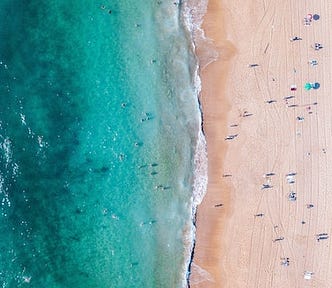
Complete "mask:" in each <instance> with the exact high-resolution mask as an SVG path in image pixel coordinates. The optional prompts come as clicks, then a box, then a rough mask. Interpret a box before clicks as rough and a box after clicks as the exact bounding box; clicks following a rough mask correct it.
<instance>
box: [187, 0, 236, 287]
mask: <svg viewBox="0 0 332 288" xmlns="http://www.w3.org/2000/svg"><path fill="white" fill-rule="evenodd" d="M223 19H224V13H223V11H222V4H220V2H219V1H216V0H209V2H208V6H207V11H206V14H205V15H204V16H203V23H202V25H201V29H203V31H204V35H205V37H206V38H207V39H204V40H202V41H199V43H196V44H197V47H196V51H195V52H196V54H197V57H198V59H199V60H200V61H199V64H200V65H199V66H200V70H199V76H200V79H201V83H202V84H201V85H202V90H201V93H200V95H199V102H200V106H201V112H202V131H203V133H204V135H205V139H206V142H207V153H208V186H207V191H206V194H205V196H204V198H203V200H202V203H201V204H200V205H198V206H197V208H196V215H195V222H194V225H195V227H196V238H195V240H194V250H193V254H192V261H191V266H190V268H191V270H189V271H191V275H190V279H189V287H192V288H195V287H201V286H200V284H201V283H202V282H204V287H214V285H215V284H214V283H220V281H221V277H220V273H219V271H220V269H221V263H220V261H219V258H218V257H217V256H218V255H215V253H210V251H209V250H210V249H211V247H213V250H216V249H217V250H221V243H220V241H219V239H220V235H221V233H222V231H223V226H224V225H223V223H224V221H225V220H226V217H227V215H228V213H229V207H230V199H229V198H230V195H229V189H230V187H229V186H228V184H227V183H223V181H222V177H221V175H222V174H223V158H224V156H225V154H226V150H227V145H226V143H225V141H224V136H225V135H226V132H227V125H226V123H227V115H228V112H229V109H230V104H229V101H228V99H227V98H226V97H225V96H224V94H225V93H224V91H225V85H226V81H227V77H228V71H229V69H230V61H231V60H232V59H233V56H234V55H235V53H236V49H235V47H234V46H233V45H232V43H230V42H229V41H228V40H227V35H226V30H225V27H224V21H223ZM210 39H213V40H212V43H211V42H210V41H211V40H210ZM199 40H201V39H199ZM207 41H209V43H208V44H209V45H207V46H208V47H207V48H206V47H205V46H206V45H205V44H206V43H207ZM211 48H212V49H214V51H216V52H217V53H218V55H219V56H218V58H217V59H213V60H212V61H207V60H208V59H209V56H210V55H209V54H210V53H211ZM209 62H210V63H209ZM220 191H222V193H219V192H220ZM220 203H222V205H223V206H222V207H221V208H217V207H214V205H218V204H220ZM220 210H222V213H223V216H222V217H220V212H221V211H220ZM216 254H218V253H216ZM201 263H204V264H203V265H204V267H202V264H201ZM206 271H208V274H207V273H206ZM205 280H208V282H206V281H205ZM209 285H212V286H209Z"/></svg>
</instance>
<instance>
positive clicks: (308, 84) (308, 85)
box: [304, 83, 312, 91]
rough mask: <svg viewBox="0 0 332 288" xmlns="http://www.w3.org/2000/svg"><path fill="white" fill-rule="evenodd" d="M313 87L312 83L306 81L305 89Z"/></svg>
mask: <svg viewBox="0 0 332 288" xmlns="http://www.w3.org/2000/svg"><path fill="white" fill-rule="evenodd" d="M311 88H312V85H311V84H310V83H305V85H304V89H305V90H307V91H308V90H310V89H311Z"/></svg>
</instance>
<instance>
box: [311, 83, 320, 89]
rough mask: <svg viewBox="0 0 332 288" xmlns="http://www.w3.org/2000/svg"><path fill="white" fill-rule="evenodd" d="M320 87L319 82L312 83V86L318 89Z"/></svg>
mask: <svg viewBox="0 0 332 288" xmlns="http://www.w3.org/2000/svg"><path fill="white" fill-rule="evenodd" d="M319 87H320V84H319V83H318V82H316V83H314V84H312V88H314V89H318V88H319Z"/></svg>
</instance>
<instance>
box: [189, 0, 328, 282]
mask: <svg viewBox="0 0 332 288" xmlns="http://www.w3.org/2000/svg"><path fill="white" fill-rule="evenodd" d="M295 2H296V3H285V2H284V1H281V0H279V1H272V0H271V1H253V0H250V1H245V2H244V1H240V0H223V1H221V4H220V1H216V0H210V2H209V9H208V13H207V15H206V17H205V21H204V23H203V28H204V30H205V31H206V35H207V36H208V37H209V38H211V39H213V40H214V41H215V45H216V47H217V49H218V51H219V53H220V58H219V60H218V61H216V62H213V63H212V64H210V65H209V66H208V67H207V68H205V69H203V70H202V71H201V77H202V88H203V90H202V95H201V103H202V107H203V113H204V114H203V116H204V130H205V133H206V137H207V144H208V157H209V184H208V192H207V195H206V197H205V198H204V200H203V203H202V204H201V205H200V206H199V208H198V214H197V243H196V249H195V255H194V262H193V269H192V271H193V272H192V276H191V287H192V288H196V287H229V288H237V287H239V288H240V287H241V288H242V287H246V288H254V287H317V286H319V287H326V288H328V287H332V253H331V250H330V244H331V242H330V238H328V239H322V240H320V241H317V237H316V235H317V234H319V233H327V234H328V236H330V233H331V232H332V231H331V227H332V224H331V223H332V209H331V208H330V207H329V203H332V193H330V190H332V177H331V176H330V175H332V164H330V163H332V161H331V160H332V156H331V155H332V151H330V149H331V148H330V147H331V143H332V109H331V108H332V107H331V106H332V100H331V98H330V94H331V93H330V87H331V79H332V73H331V68H332V60H331V59H332V58H331V52H332V49H331V47H332V41H331V39H332V38H331V35H330V32H329V28H328V27H332V25H331V24H332V23H331V22H332V15H331V12H330V11H332V3H329V2H328V1H327V0H319V1H315V2H314V3H311V2H309V1H295ZM308 13H317V14H319V15H320V16H321V17H320V19H319V20H318V21H314V20H313V21H312V22H310V25H304V21H303V20H304V18H305V17H306V15H307V14H308ZM295 36H298V37H301V38H302V40H297V41H290V38H293V37H295ZM315 42H319V43H322V44H323V47H324V48H323V49H320V50H314V49H313V48H312V47H311V46H312V45H313V44H314V43H315ZM235 47H236V48H235ZM313 59H314V60H317V61H318V65H316V66H312V65H310V64H308V61H309V60H313ZM249 64H258V66H256V67H248V65H249ZM306 82H319V83H320V84H321V86H320V88H319V89H317V90H315V89H311V90H310V91H305V89H304V84H305V83H306ZM293 84H295V85H297V90H296V91H291V85H293ZM288 96H292V97H293V96H294V97H293V98H289V99H288V100H285V99H284V98H285V97H288ZM235 124H236V125H238V126H236V127H234V125H235ZM232 126H233V127H232ZM232 135H237V136H236V137H234V139H230V140H225V138H226V137H227V136H232ZM230 138H233V137H230ZM329 148H330V149H329ZM266 173H272V174H273V175H270V176H264V175H265V174H266ZM289 173H294V174H295V173H296V175H294V176H291V177H288V178H287V177H286V175H287V174H289ZM223 174H230V175H232V176H228V177H222V176H223ZM291 192H293V193H295V196H296V200H295V199H294V198H293V199H292V198H290V197H289V196H290V193H291ZM292 200H295V201H292ZM218 204H223V205H222V206H220V207H215V205H218ZM308 204H312V205H313V207H311V208H308V207H310V206H307V205H308ZM255 215H258V216H255ZM278 239H282V240H279V241H278ZM287 258H288V261H289V265H282V263H285V262H287V261H286V260H287ZM305 271H307V272H313V274H312V276H311V279H304V273H305ZM307 275H308V274H307Z"/></svg>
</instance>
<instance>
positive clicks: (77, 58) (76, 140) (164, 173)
mask: <svg viewBox="0 0 332 288" xmlns="http://www.w3.org/2000/svg"><path fill="white" fill-rule="evenodd" d="M173 2H174V1H155V0H146V1H134V0H122V1H110V0H108V1H106V0H105V1H92V0H87V1H79V0H70V1H69V0H49V1H41V0H2V1H1V4H0V21H1V25H0V37H1V42H0V201H1V216H0V249H1V253H0V286H1V287H38V288H40V287H48V288H53V287H56V288H58V287H59V288H60V287H80V288H84V287H98V288H103V287H105V288H106V287H107V288H109V287H145V288H148V287H167V288H169V287H183V286H185V277H186V269H188V267H187V264H188V257H190V249H191V245H192V242H191V240H192V239H191V237H192V229H193V226H192V216H193V215H192V213H193V199H194V198H193V183H194V181H195V173H194V171H195V169H196V168H197V167H196V166H197V163H200V162H201V161H197V159H196V160H195V155H197V149H200V148H197V143H198V140H199V139H200V140H201V145H202V147H203V149H204V140H202V139H201V138H200V136H199V135H200V132H199V131H200V110H199V105H198V102H197V92H198V90H197V89H198V84H197V82H196V74H195V73H196V72H197V71H196V59H195V56H194V54H193V52H192V50H193V47H192V43H191V39H190V33H189V31H187V29H186V28H185V26H184V24H183V17H184V12H183V9H182V7H181V6H182V5H180V4H176V3H175V4H174V3H173ZM110 12H111V13H110ZM203 154H204V153H203ZM202 157H203V158H204V155H203V156H202ZM196 158H197V157H196ZM203 161H204V159H203ZM203 186H204V185H203Z"/></svg>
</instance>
